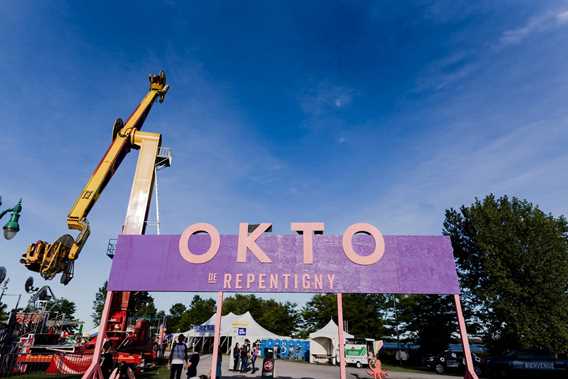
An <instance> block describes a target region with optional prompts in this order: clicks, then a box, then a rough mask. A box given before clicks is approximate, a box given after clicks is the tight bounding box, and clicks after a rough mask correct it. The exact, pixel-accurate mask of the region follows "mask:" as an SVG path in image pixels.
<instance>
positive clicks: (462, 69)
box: [414, 50, 478, 92]
mask: <svg viewBox="0 0 568 379" xmlns="http://www.w3.org/2000/svg"><path fill="white" fill-rule="evenodd" d="M477 68H478V63H477V61H476V60H475V59H474V57H473V55H472V54H471V53H470V52H466V51H463V50H462V51H456V52H453V53H451V54H450V55H448V56H446V57H443V58H441V59H439V60H436V61H434V62H432V63H431V64H430V65H429V66H427V67H426V69H425V70H424V72H423V73H422V74H421V75H419V77H418V79H417V81H416V87H415V88H414V90H415V91H416V92H422V91H442V90H444V89H447V88H450V87H452V86H454V85H456V84H458V83H459V82H460V81H462V80H464V79H466V78H467V77H469V76H470V75H471V74H473V72H474V71H475V70H476V69H477Z"/></svg>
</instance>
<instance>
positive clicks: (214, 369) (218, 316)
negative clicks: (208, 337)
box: [211, 292, 223, 379]
mask: <svg viewBox="0 0 568 379" xmlns="http://www.w3.org/2000/svg"><path fill="white" fill-rule="evenodd" d="M222 313H223V292H217V313H215V337H214V338H213V356H212V357H211V379H215V378H216V377H217V357H218V354H219V344H220V342H221V315H222Z"/></svg>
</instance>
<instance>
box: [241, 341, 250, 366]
mask: <svg viewBox="0 0 568 379" xmlns="http://www.w3.org/2000/svg"><path fill="white" fill-rule="evenodd" d="M248 354H249V349H248V344H247V343H246V341H245V343H244V345H243V347H241V372H247V371H248Z"/></svg>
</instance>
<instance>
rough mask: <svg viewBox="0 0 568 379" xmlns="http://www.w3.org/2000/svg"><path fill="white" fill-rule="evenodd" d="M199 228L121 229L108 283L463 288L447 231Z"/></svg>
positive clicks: (118, 286) (246, 288)
mask: <svg viewBox="0 0 568 379" xmlns="http://www.w3.org/2000/svg"><path fill="white" fill-rule="evenodd" d="M202 225H203V224H202ZM263 225H264V224H263ZM298 225H299V224H298ZM358 225H367V224H358ZM198 230H203V229H198ZM348 230H349V229H348ZM375 230H376V229H375ZM194 232H195V231H192V232H190V233H185V232H184V234H183V235H182V236H179V235H161V236H156V235H153V236H140V235H121V236H120V237H119V239H118V244H117V248H116V255H115V257H114V260H113V264H112V269H111V275H110V281H109V289H111V290H113V291H189V292H216V291H223V292H307V293H315V292H329V293H335V292H341V293H407V294H457V293H459V287H458V279H457V274H456V268H455V264H454V257H453V254H452V248H451V245H450V241H449V239H448V238H447V237H443V236H384V237H383V236H382V235H379V236H378V237H380V238H377V235H373V234H372V233H371V234H370V235H360V234H356V235H355V234H354V233H352V234H351V235H349V236H348V237H347V239H346V235H345V234H344V235H343V236H331V235H314V233H312V234H311V235H308V237H309V238H306V234H305V233H304V235H270V234H262V232H259V233H257V235H256V236H253V235H252V234H251V235H249V234H248V233H247V232H246V231H245V232H243V230H240V233H239V235H222V236H219V235H217V236H215V235H214V234H211V233H209V235H203V234H193V233H194ZM242 233H245V234H246V235H245V236H244V237H243V235H242ZM379 233H380V232H379ZM253 234H254V233H253ZM251 236H252V239H250V238H249V241H247V240H246V238H247V237H251ZM216 237H217V238H216ZM243 240H244V241H243Z"/></svg>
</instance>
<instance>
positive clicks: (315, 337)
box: [310, 319, 353, 364]
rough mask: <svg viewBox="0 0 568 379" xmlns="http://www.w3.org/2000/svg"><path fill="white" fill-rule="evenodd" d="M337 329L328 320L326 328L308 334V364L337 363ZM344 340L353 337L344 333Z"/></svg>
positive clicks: (334, 324) (335, 325) (333, 323)
mask: <svg viewBox="0 0 568 379" xmlns="http://www.w3.org/2000/svg"><path fill="white" fill-rule="evenodd" d="M338 336H339V328H338V326H337V324H336V323H335V322H333V319H332V320H329V322H328V323H327V325H326V326H324V327H323V328H321V329H320V330H318V331H316V332H313V333H310V363H329V362H331V363H332V364H336V363H337V358H338V353H339V337H338ZM344 336H345V339H350V338H353V335H351V334H349V333H347V332H344Z"/></svg>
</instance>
